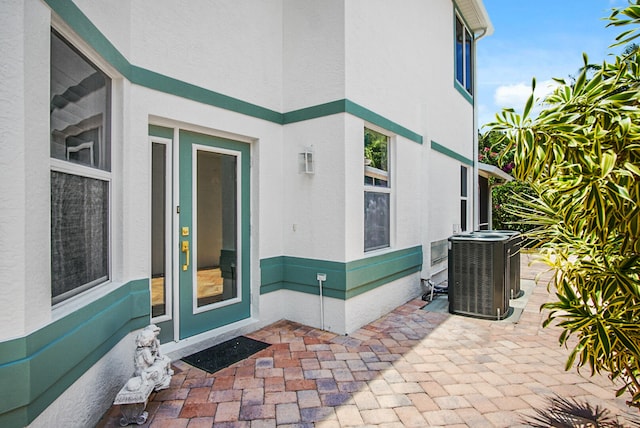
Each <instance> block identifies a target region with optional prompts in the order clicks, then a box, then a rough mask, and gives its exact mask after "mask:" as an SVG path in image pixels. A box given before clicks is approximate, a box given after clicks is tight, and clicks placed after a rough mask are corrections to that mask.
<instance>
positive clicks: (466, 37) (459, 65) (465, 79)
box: [453, 11, 475, 97]
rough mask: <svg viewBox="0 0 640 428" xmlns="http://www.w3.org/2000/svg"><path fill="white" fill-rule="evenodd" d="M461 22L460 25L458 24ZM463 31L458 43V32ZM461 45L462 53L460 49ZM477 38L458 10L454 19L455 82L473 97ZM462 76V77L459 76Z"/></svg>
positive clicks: (463, 91) (457, 86)
mask: <svg viewBox="0 0 640 428" xmlns="http://www.w3.org/2000/svg"><path fill="white" fill-rule="evenodd" d="M458 24H459V25H458ZM459 27H460V30H461V31H462V34H461V42H460V43H458V32H459ZM459 47H460V51H461V52H460V55H459V53H458V49H459ZM474 51H475V38H474V35H473V33H472V32H471V30H469V27H468V26H467V24H466V23H465V21H464V19H463V18H462V16H461V15H460V14H459V13H458V12H457V11H456V12H455V13H454V20H453V61H454V66H453V69H454V73H453V75H454V82H455V85H456V88H458V90H460V91H462V93H463V95H465V96H467V97H473V94H474V91H475V88H474V75H475V64H474V62H475V52H474ZM459 76H460V77H461V79H460V78H459Z"/></svg>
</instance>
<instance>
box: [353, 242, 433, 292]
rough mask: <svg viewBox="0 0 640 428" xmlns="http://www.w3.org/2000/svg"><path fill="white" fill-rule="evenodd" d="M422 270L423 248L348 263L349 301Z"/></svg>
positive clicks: (407, 249) (418, 247)
mask: <svg viewBox="0 0 640 428" xmlns="http://www.w3.org/2000/svg"><path fill="white" fill-rule="evenodd" d="M421 269H422V246H417V247H412V248H406V249H403V250H398V251H394V252H392V253H385V254H380V255H377V256H373V257H367V258H364V259H360V260H355V261H352V262H349V263H347V281H346V282H347V284H348V286H347V290H346V294H347V299H349V298H351V297H355V296H357V295H359V294H362V293H365V292H367V291H370V290H372V289H374V288H376V287H379V286H381V285H384V284H388V283H389V282H392V281H395V280H396V279H400V278H402V277H405V276H407V275H410V274H412V273H414V272H418V271H420V270H421Z"/></svg>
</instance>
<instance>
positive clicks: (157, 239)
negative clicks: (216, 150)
mask: <svg viewBox="0 0 640 428" xmlns="http://www.w3.org/2000/svg"><path fill="white" fill-rule="evenodd" d="M166 162H167V146H166V145H164V144H159V143H152V146H151V316H152V317H159V316H161V315H166V314H167V307H166V306H167V293H166V287H167V262H168V260H167V233H166V232H167V216H166V206H167V199H166V198H167V188H166V177H167V171H166Z"/></svg>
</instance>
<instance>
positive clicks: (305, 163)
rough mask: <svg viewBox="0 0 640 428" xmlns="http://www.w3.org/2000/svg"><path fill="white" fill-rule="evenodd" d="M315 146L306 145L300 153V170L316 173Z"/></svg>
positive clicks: (301, 171) (306, 172)
mask: <svg viewBox="0 0 640 428" xmlns="http://www.w3.org/2000/svg"><path fill="white" fill-rule="evenodd" d="M313 157H314V156H313V148H312V147H306V148H305V149H304V151H303V152H302V153H300V154H299V155H298V158H299V169H298V172H300V173H305V174H313V173H315V165H314V159H313Z"/></svg>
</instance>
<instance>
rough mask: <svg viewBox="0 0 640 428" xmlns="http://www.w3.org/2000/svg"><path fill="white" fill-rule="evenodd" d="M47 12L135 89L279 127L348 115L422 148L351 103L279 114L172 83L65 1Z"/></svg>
mask: <svg viewBox="0 0 640 428" xmlns="http://www.w3.org/2000/svg"><path fill="white" fill-rule="evenodd" d="M44 1H45V2H46V3H47V5H49V7H50V8H51V10H52V11H53V12H54V13H56V14H57V15H58V16H60V18H62V20H64V21H65V22H66V23H67V24H68V25H69V27H71V28H72V29H73V30H74V31H75V32H76V33H77V34H78V35H79V36H80V37H81V38H82V39H83V40H84V41H85V42H86V43H87V44H88V45H90V46H91V47H92V48H93V49H94V50H95V51H96V52H97V53H98V54H99V55H100V56H101V57H102V58H103V59H104V60H105V61H107V62H108V63H109V64H111V65H112V66H113V67H114V68H115V69H116V70H117V71H118V72H119V73H120V74H121V75H122V76H123V77H124V78H125V79H127V80H129V81H130V82H131V83H133V84H135V85H140V86H143V87H145V88H149V89H153V90H156V91H159V92H163V93H166V94H170V95H175V96H177V97H181V98H185V99H189V100H192V101H196V102H199V103H203V104H206V105H210V106H213V107H218V108H221V109H224V110H229V111H233V112H236V113H240V114H244V115H247V116H251V117H254V118H258V119H263V120H266V121H268V122H272V123H276V124H279V125H286V124H289V123H295V122H300V121H304V120H310V119H316V118H320V117H325V116H330V115H333V114H337V113H349V114H351V115H353V116H356V117H359V118H361V119H363V120H365V121H368V122H370V123H372V124H374V125H377V126H379V127H381V128H383V129H386V130H389V131H391V132H393V133H395V134H397V135H400V136H403V137H405V138H407V139H409V140H411V141H414V142H416V143H419V144H422V142H423V138H422V135H420V134H418V133H416V132H414V131H411V130H410V129H408V128H406V127H404V126H402V125H400V124H398V123H397V122H394V121H392V120H389V119H387V118H385V117H384V116H381V115H379V114H378V113H375V112H374V111H372V110H369V109H367V108H365V107H363V106H361V105H359V104H357V103H355V102H353V101H350V100H348V99H341V100H336V101H331V102H328V103H324V104H318V105H315V106H311V107H307V108H303V109H299V110H295V111H290V112H288V113H280V112H278V111H275V110H272V109H269V108H266V107H262V106H259V105H257V104H253V103H250V102H247V101H243V100H240V99H238V98H234V97H231V96H228V95H224V94H222V93H219V92H216V91H213V90H211V89H207V88H203V87H201V86H197V85H194V84H191V83H188V82H185V81H183V80H179V79H175V78H173V77H169V76H166V75H163V74H160V73H157V72H155V71H152V70H148V69H145V68H142V67H138V66H136V65H134V64H131V63H130V62H129V61H128V60H127V58H126V57H125V56H124V55H122V53H121V52H120V51H118V49H117V48H116V47H115V46H114V45H113V44H112V43H111V42H110V41H109V40H108V39H107V38H106V37H105V36H104V34H102V33H101V32H100V30H99V29H98V28H97V27H96V26H95V25H94V24H93V22H91V20H90V19H89V18H88V17H87V16H86V15H85V14H84V13H83V12H82V10H80V8H78V6H76V5H75V4H74V3H73V2H72V1H69V0H44Z"/></svg>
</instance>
